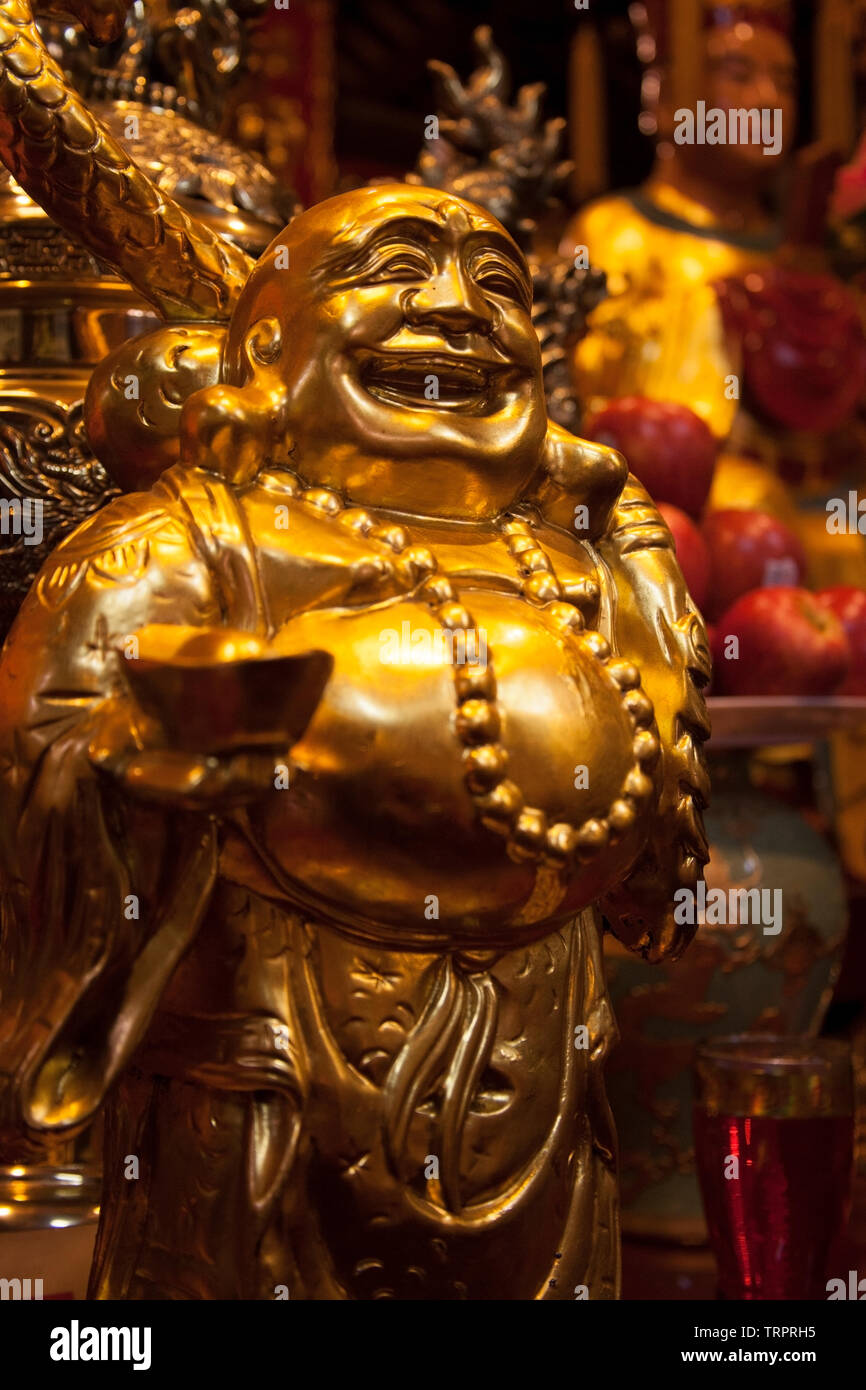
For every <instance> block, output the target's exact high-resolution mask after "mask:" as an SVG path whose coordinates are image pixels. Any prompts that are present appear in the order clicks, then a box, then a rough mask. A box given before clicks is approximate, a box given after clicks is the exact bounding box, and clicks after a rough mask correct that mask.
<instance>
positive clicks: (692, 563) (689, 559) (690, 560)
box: [658, 502, 710, 609]
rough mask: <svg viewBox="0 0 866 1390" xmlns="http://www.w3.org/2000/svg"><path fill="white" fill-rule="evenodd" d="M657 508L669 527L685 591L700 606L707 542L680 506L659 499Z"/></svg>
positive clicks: (707, 568)
mask: <svg viewBox="0 0 866 1390" xmlns="http://www.w3.org/2000/svg"><path fill="white" fill-rule="evenodd" d="M658 509H659V511H660V512H661V514H662V516H663V517H664V519H665V521H666V522H667V524H668V526H669V527H670V530H671V535H672V536H673V538H674V549H675V550H676V552H677V559H678V560H679V562H680V569H681V570H682V572H683V576H684V578H685V581H686V585H687V587H688V591H689V593H690V594H691V596H692V598H693V599H694V601H695V603H696V604H697V606H698V608H701V609H702V608H703V606H704V603H705V601H706V597H707V585H708V583H709V578H710V552H709V551H708V550H707V543H706V541H705V540H704V538H703V536H702V535H701V533H700V531H699V530H698V528H697V526H696V525H695V523H694V522H693V521H692V519H691V517H689V516H686V514H685V512H684V511H682V510H681V508H680V507H673V506H671V504H670V503H669V502H659V504H658Z"/></svg>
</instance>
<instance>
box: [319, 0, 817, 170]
mask: <svg viewBox="0 0 866 1390" xmlns="http://www.w3.org/2000/svg"><path fill="white" fill-rule="evenodd" d="M695 3H699V0H695ZM815 9H816V5H815V4H814V3H813V0H798V3H797V4H796V5H795V32H794V42H795V47H796V49H797V52H798V55H799V59H800V112H801V117H800V126H799V143H801V144H803V143H807V142H808V139H809V137H810V126H811V111H812V93H811V76H812V75H811V29H812V23H813V20H814V16H815ZM627 11H628V0H590V7H589V10H588V11H577V10H575V8H574V3H573V0H497V2H496V3H495V4H494V3H492V2H491V0H452V2H451V3H448V0H338V4H337V12H336V17H335V26H334V38H335V44H336V62H337V113H336V132H335V141H336V155H337V162H338V165H339V168H340V172H341V175H342V176H343V177H344V178H345V179H349V180H353V179H356V178H361V179H367V178H371V177H373V176H375V175H377V174H380V173H388V174H395V175H400V174H402V173H405V172H406V171H407V170H408V169H411V168H412V167H413V166H414V163H415V160H416V158H417V155H418V151H419V149H420V147H421V143H422V139H423V129H424V117H425V116H426V115H429V114H431V113H433V112H434V111H435V106H434V103H433V85H432V80H431V77H430V74H429V73H428V72H427V66H426V65H427V60H428V59H429V58H439V59H441V60H443V61H445V62H448V63H451V64H452V65H453V66H454V67H455V68H456V69H457V71H458V73H459V74H460V76H461V77H463V78H466V77H468V75H469V73H470V72H471V71H472V69H473V67H474V66H475V52H474V49H473V46H472V31H473V29H474V28H475V27H476V26H477V25H479V24H490V25H491V27H492V29H493V35H494V38H495V40H496V41H497V43H498V44H499V46H500V48H502V49H503V50H504V52H505V54H506V57H507V58H508V61H509V64H510V66H511V72H512V77H513V79H514V85H515V90H516V88H517V87H518V86H521V85H523V84H524V83H527V82H539V81H544V82H546V83H547V88H548V96H547V115H549V116H567V114H568V60H569V48H570V44H571V40H572V37H573V35H574V33H575V30H576V27H577V25H579V24H584V23H592V24H595V25H597V26H599V27H600V31H601V34H602V40H603V45H604V55H605V67H606V83H607V100H606V107H607V114H608V141H609V157H610V186H611V187H614V188H618V187H623V186H630V185H633V184H636V183H638V182H640V180H641V179H642V178H643V177H644V176H645V175H646V173H647V172H648V169H649V165H650V162H651V159H652V146H651V143H650V141H649V140H648V139H646V138H645V137H644V136H642V135H640V134H639V132H638V129H637V118H638V114H639V111H640V75H641V74H640V65H639V64H638V61H637V57H636V55H635V51H634V37H633V32H632V28H631V25H630V24H629V22H628V18H627Z"/></svg>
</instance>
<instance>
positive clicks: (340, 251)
mask: <svg viewBox="0 0 866 1390" xmlns="http://www.w3.org/2000/svg"><path fill="white" fill-rule="evenodd" d="M438 231H439V227H438V225H437V223H435V222H427V221H425V220H424V219H423V218H421V217H394V218H392V219H391V220H390V221H389V222H385V223H382V224H380V225H379V226H377V227H373V228H371V230H370V231H369V232H368V233H367V234H366V236H363V237H362V238H361V239H360V240H359V241H356V240H353V239H350V238H347V240H346V241H345V242H344V243H343V245H337V246H335V247H333V248H332V249H331V250H330V251H327V252H326V253H325V255H324V256H323V257H322V259H321V261H320V262H319V264H318V266H317V268H316V279H317V280H320V281H321V280H325V279H335V278H342V277H343V276H346V275H351V274H352V273H353V272H355V271H358V270H361V269H363V267H364V265H365V263H366V262H367V260H368V258H369V256H370V253H371V251H374V250H375V248H376V247H377V246H383V245H387V244H388V242H390V241H402V242H413V243H415V244H416V245H417V244H418V243H419V242H420V243H421V244H422V245H424V246H427V245H429V243H430V242H431V241H432V240H433V239H434V238H435V236H436V234H437V232H438Z"/></svg>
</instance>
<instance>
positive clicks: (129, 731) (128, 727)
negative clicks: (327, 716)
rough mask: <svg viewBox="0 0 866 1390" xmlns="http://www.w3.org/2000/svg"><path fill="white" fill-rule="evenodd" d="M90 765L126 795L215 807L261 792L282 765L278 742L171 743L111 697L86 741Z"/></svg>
mask: <svg viewBox="0 0 866 1390" xmlns="http://www.w3.org/2000/svg"><path fill="white" fill-rule="evenodd" d="M88 754H89V757H90V761H91V763H92V764H93V766H94V767H95V768H97V769H98V771H100V772H101V773H104V774H105V775H106V776H108V777H110V778H111V779H112V781H114V782H115V783H116V784H117V785H118V786H119V787H120V788H121V789H122V790H123V791H124V792H126V793H128V794H129V795H130V796H135V797H139V798H141V799H143V800H146V801H151V802H163V803H165V804H166V805H171V806H179V807H185V808H187V809H189V810H198V811H205V812H217V811H219V810H221V809H223V808H229V807H232V806H237V805H243V804H245V803H246V802H249V801H253V800H256V799H257V798H258V797H260V796H262V795H264V793H265V792H267V791H268V790H269V789H270V788H272V787H273V786H274V785H275V784H276V778H277V777H278V776H279V775H280V769H281V767H282V766H284V765H287V756H288V755H287V753H286V748H285V744H283V746H282V747H281V748H277V747H274V748H272V749H266V748H255V749H241V750H239V751H237V752H222V753H194V752H190V751H187V750H185V749H180V748H171V747H170V746H169V745H168V744H167V742H166V740H165V735H164V732H163V731H162V730H159V729H158V726H156V725H155V722H154V721H153V720H146V719H142V717H141V714H140V712H139V711H138V710H136V709H133V708H130V706H129V705H128V704H127V702H126V701H123V700H119V699H118V700H112V701H110V702H109V705H108V707H106V708H105V709H104V711H103V713H102V718H101V719H100V720H99V722H98V726H97V729H96V732H95V734H94V737H93V738H92V739H91V742H90V744H89V747H88Z"/></svg>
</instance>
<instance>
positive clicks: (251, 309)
mask: <svg viewBox="0 0 866 1390" xmlns="http://www.w3.org/2000/svg"><path fill="white" fill-rule="evenodd" d="M530 305H531V283H530V279H529V272H528V270H527V267H526V263H525V261H524V259H523V256H522V254H521V252H520V251H519V249H518V248H517V246H516V245H515V243H514V242H513V241H512V239H511V238H510V237H509V235H508V233H507V232H506V231H505V230H504V228H503V227H501V226H500V224H499V223H498V222H496V221H495V219H493V218H492V217H490V216H489V214H487V213H486V212H484V211H483V210H482V209H481V208H478V207H475V206H474V205H472V204H470V203H466V202H463V201H462V200H461V199H458V198H454V197H451V196H450V195H447V194H444V193H441V192H438V191H437V190H435V189H429V188H423V187H414V186H409V185H401V184H385V185H382V186H380V187H377V188H364V189H359V190H357V191H355V192H351V193H345V194H341V195H339V196H338V197H336V198H330V199H328V200H327V201H326V202H324V203H320V204H318V205H317V206H316V207H313V208H311V209H310V210H309V211H308V212H305V213H303V214H301V216H300V217H298V218H296V219H295V221H294V222H293V223H292V224H291V225H290V226H289V227H287V228H286V230H285V231H284V232H283V233H282V234H281V235H280V236H279V237H278V238H277V239H276V240H275V241H274V242H273V243H272V244H271V246H270V247H269V248H268V250H267V251H266V252H265V254H264V255H263V257H262V258H261V260H260V261H259V262H258V264H257V265H256V268H255V270H254V271H253V273H252V275H251V277H250V280H249V283H248V284H247V286H246V288H245V290H244V292H243V294H242V295H241V298H240V300H239V302H238V305H237V308H236V310H235V314H234V316H233V319H232V323H231V326H230V330H229V337H228V344H227V353H226V372H225V375H226V379H227V380H228V381H230V382H232V383H234V384H237V385H244V384H246V383H248V382H250V381H252V380H255V381H257V382H258V383H260V384H262V385H266V386H268V387H269V388H270V389H274V388H277V387H279V386H282V387H283V388H284V389H285V391H286V395H287V400H288V419H289V428H290V433H291V436H292V441H293V443H294V444H295V445H296V449H295V454H294V456H295V458H296V459H297V462H298V467H299V468H300V470H301V471H302V472H303V473H304V475H305V476H306V477H308V478H310V479H311V480H313V481H316V482H319V483H326V484H328V485H330V486H335V487H338V488H341V489H342V490H345V491H347V492H348V493H349V494H350V495H351V496H352V497H353V498H355V499H356V500H357V501H366V502H368V503H371V504H372V503H376V502H378V504H379V505H380V506H384V507H391V508H394V509H396V510H407V511H412V510H418V511H425V510H427V511H434V512H438V511H442V510H445V511H446V512H447V513H448V514H451V515H455V516H462V515H479V514H491V513H492V512H496V511H499V510H501V509H502V508H503V507H505V506H507V505H509V503H510V502H512V501H513V500H514V498H515V497H516V496H517V495H518V494H519V491H520V485H521V483H522V482H524V481H525V480H526V478H527V477H528V476H529V474H530V473H531V471H532V467H533V466H534V463H535V460H536V458H537V456H538V452H539V449H540V446H541V441H542V439H543V436H544V432H545V428H546V413H545V407H544V396H543V390H542V383H541V362H540V352H539V348H538V341H537V338H536V335H535V332H534V329H533V327H532V323H531V320H530V316H529V310H530ZM443 489H444V491H443Z"/></svg>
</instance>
